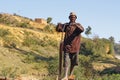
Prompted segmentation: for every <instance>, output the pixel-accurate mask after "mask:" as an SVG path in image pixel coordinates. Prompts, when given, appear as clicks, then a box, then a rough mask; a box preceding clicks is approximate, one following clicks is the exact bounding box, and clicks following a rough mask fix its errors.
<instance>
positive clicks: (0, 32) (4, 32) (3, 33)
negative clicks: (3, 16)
mask: <svg viewBox="0 0 120 80" xmlns="http://www.w3.org/2000/svg"><path fill="white" fill-rule="evenodd" d="M8 34H10V32H9V31H8V30H6V29H2V28H1V29H0V37H5V36H6V35H8Z"/></svg>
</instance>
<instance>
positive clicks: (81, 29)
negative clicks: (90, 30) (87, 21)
mask: <svg viewBox="0 0 120 80" xmlns="http://www.w3.org/2000/svg"><path fill="white" fill-rule="evenodd" d="M76 27H77V29H78V32H79V33H81V32H83V31H84V28H83V26H82V25H81V24H80V23H77V24H76Z"/></svg>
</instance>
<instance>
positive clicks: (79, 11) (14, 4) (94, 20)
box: [0, 0, 120, 43]
mask: <svg viewBox="0 0 120 80" xmlns="http://www.w3.org/2000/svg"><path fill="white" fill-rule="evenodd" d="M119 8H120V0H0V13H10V14H14V13H16V14H18V15H21V16H24V17H28V18H31V19H35V18H44V19H47V18H48V17H51V18H52V23H54V24H57V23H59V22H60V23H66V22H69V19H68V16H69V13H70V12H75V13H76V15H77V20H76V22H79V23H80V24H81V25H82V26H83V27H84V28H85V29H86V28H87V27H88V26H90V27H91V28H92V30H91V32H92V34H91V36H90V37H91V38H93V37H95V36H99V38H107V39H108V38H109V37H111V36H113V37H114V39H115V42H116V43H118V42H119V41H120V35H119V34H120V31H119V27H120V9H119ZM82 35H83V36H84V37H86V35H85V33H82Z"/></svg>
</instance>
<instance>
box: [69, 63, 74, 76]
mask: <svg viewBox="0 0 120 80" xmlns="http://www.w3.org/2000/svg"><path fill="white" fill-rule="evenodd" d="M73 70H74V66H73V65H71V66H70V75H73Z"/></svg>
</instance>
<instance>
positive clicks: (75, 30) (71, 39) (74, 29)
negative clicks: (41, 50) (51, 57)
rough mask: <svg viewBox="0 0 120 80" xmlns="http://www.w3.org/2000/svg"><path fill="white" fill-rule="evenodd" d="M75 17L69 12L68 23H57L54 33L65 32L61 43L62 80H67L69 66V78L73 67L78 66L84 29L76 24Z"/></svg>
mask: <svg viewBox="0 0 120 80" xmlns="http://www.w3.org/2000/svg"><path fill="white" fill-rule="evenodd" d="M76 19H77V16H76V14H75V13H73V12H71V13H70V15H69V20H70V21H69V23H65V24H61V23H58V25H57V27H56V31H58V32H65V37H64V41H63V51H64V63H63V66H64V69H65V70H64V71H65V77H64V78H63V79H62V80H68V72H69V66H70V74H69V75H70V76H72V74H73V70H74V67H75V66H77V65H78V54H79V50H80V38H81V33H82V32H83V31H84V28H83V27H82V25H81V24H80V23H76Z"/></svg>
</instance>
